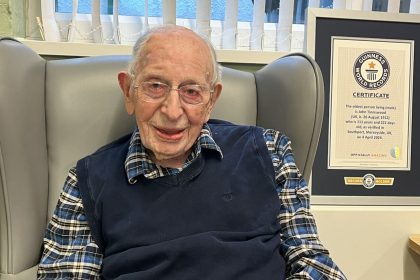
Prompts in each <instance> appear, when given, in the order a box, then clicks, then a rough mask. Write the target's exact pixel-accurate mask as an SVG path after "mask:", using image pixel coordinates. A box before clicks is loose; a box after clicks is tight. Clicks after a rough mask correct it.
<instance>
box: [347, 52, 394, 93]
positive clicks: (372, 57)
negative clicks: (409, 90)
mask: <svg viewBox="0 0 420 280" xmlns="http://www.w3.org/2000/svg"><path fill="white" fill-rule="evenodd" d="M389 70H390V67H389V63H388V60H387V59H386V58H385V56H384V55H382V54H381V53H379V52H376V51H368V52H364V53H362V54H361V55H360V56H359V57H358V58H357V59H356V61H355V62H354V66H353V76H354V78H355V79H356V82H357V83H358V84H359V85H360V86H361V87H363V88H365V89H369V90H375V89H379V88H381V87H383V86H384V85H385V84H386V82H387V81H388V79H389Z"/></svg>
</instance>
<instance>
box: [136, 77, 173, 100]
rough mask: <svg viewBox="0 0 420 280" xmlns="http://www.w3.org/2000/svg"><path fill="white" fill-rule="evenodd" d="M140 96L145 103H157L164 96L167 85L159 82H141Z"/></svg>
mask: <svg viewBox="0 0 420 280" xmlns="http://www.w3.org/2000/svg"><path fill="white" fill-rule="evenodd" d="M141 87H142V94H141V96H142V97H143V99H144V100H145V101H149V102H159V101H160V100H161V99H162V98H164V97H165V96H166V92H167V91H168V88H169V87H168V85H166V84H163V83H159V82H143V83H141Z"/></svg>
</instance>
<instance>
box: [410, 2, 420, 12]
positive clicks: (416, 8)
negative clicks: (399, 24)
mask: <svg viewBox="0 0 420 280" xmlns="http://www.w3.org/2000/svg"><path fill="white" fill-rule="evenodd" d="M410 14H420V0H411V1H410Z"/></svg>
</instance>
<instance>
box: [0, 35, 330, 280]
mask: <svg viewBox="0 0 420 280" xmlns="http://www.w3.org/2000/svg"><path fill="white" fill-rule="evenodd" d="M129 58H130V57H129V56H98V57H87V58H72V59H64V60H50V61H46V60H44V59H43V58H42V57H40V56H39V55H38V54H36V53H35V52H34V51H32V50H31V49H29V48H28V47H26V46H25V45H23V44H21V43H20V42H18V41H16V40H13V39H11V38H3V39H0V278H1V279H31V278H33V279H35V278H36V276H35V275H36V265H37V262H38V260H39V257H40V253H41V244H42V237H43V234H44V229H45V226H46V222H47V220H48V219H49V217H50V216H51V214H52V211H53V210H54V207H55V205H56V202H57V198H58V195H59V192H60V191H61V188H62V185H63V182H64V179H65V177H66V174H67V171H68V169H69V168H70V167H72V166H74V165H75V164H76V161H77V160H78V159H80V158H82V157H83V156H85V155H87V154H90V153H92V152H93V151H95V150H96V149H97V148H98V147H100V146H102V145H104V144H106V143H108V142H111V141H112V140H114V139H116V138H118V137H119V136H121V135H124V134H126V133H128V132H129V131H131V130H132V129H133V127H134V125H135V123H134V120H132V119H130V118H129V117H128V116H127V115H126V113H125V110H124V107H123V100H122V96H121V93H120V90H119V87H118V82H117V72H118V71H120V70H124V69H125V68H126V67H127V63H128V60H129ZM223 83H224V88H223V92H222V95H221V98H220V99H219V101H218V104H217V105H216V107H215V109H214V111H213V114H212V117H213V118H218V119H224V120H227V121H231V122H234V123H237V124H252V125H259V126H262V127H265V128H274V129H277V130H280V131H282V132H284V133H285V134H286V135H288V136H289V137H290V138H291V140H292V143H293V147H294V153H295V158H296V162H297V164H298V166H299V168H300V170H301V171H302V173H303V176H304V177H305V179H307V180H308V179H309V175H310V171H311V167H312V164H313V160H314V157H315V151H316V146H317V143H318V138H319V132H320V128H321V123H322V115H323V95H324V91H323V84H322V77H321V74H320V71H319V68H318V66H317V65H316V63H315V62H314V61H313V60H312V59H311V58H309V57H308V56H306V55H304V54H291V55H288V56H283V57H281V58H279V59H278V60H276V61H274V62H272V63H270V64H269V65H267V66H266V67H264V68H263V69H261V70H259V71H257V72H256V73H248V72H243V71H238V70H234V69H229V68H223Z"/></svg>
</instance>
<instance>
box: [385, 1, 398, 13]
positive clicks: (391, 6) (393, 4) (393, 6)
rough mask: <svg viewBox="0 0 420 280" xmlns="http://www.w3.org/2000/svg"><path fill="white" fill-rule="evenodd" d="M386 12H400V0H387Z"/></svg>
mask: <svg viewBox="0 0 420 280" xmlns="http://www.w3.org/2000/svg"><path fill="white" fill-rule="evenodd" d="M387 12H390V13H398V12H400V0H388V9H387Z"/></svg>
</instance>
